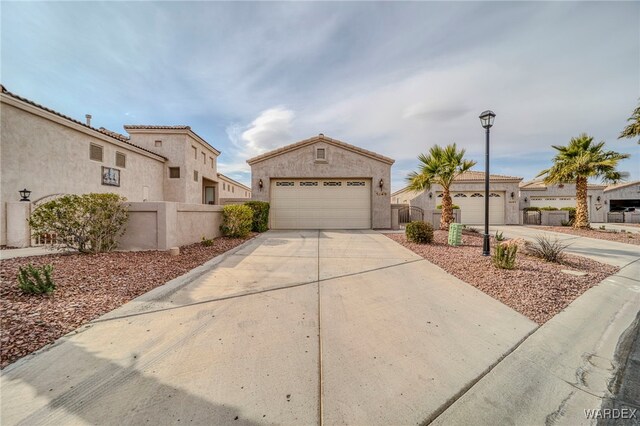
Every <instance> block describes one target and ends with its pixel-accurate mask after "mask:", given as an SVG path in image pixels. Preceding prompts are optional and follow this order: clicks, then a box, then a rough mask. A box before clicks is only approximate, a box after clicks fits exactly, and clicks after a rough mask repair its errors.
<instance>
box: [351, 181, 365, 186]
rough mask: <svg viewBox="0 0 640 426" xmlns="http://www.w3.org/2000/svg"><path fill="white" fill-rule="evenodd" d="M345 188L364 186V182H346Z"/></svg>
mask: <svg viewBox="0 0 640 426" xmlns="http://www.w3.org/2000/svg"><path fill="white" fill-rule="evenodd" d="M347 186H365V183H364V182H347Z"/></svg>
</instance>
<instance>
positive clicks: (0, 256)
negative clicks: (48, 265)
mask: <svg viewBox="0 0 640 426" xmlns="http://www.w3.org/2000/svg"><path fill="white" fill-rule="evenodd" d="M58 253H60V251H57V250H49V249H47V248H45V247H25V248H14V249H4V250H0V260H5V259H13V258H16V257H30V256H44V255H47V254H58Z"/></svg>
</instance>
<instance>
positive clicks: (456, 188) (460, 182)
mask: <svg viewBox="0 0 640 426" xmlns="http://www.w3.org/2000/svg"><path fill="white" fill-rule="evenodd" d="M484 176H485V174H484V172H479V171H468V172H465V173H463V174H461V175H459V176H458V177H456V179H455V180H454V182H453V184H452V185H451V188H450V191H451V199H452V201H453V204H454V205H457V206H459V207H460V222H462V223H464V224H467V225H479V224H482V223H484ZM521 181H522V178H520V177H514V176H503V175H489V223H490V224H492V225H505V224H506V225H514V224H516V225H517V224H518V223H519V221H520V213H519V208H518V184H519V183H520V182H521ZM441 200H442V187H441V186H440V185H432V187H431V189H430V190H428V191H427V190H425V191H411V190H409V189H408V188H403V189H401V190H399V191H396V192H394V193H393V194H392V196H391V201H392V202H393V203H394V204H409V205H411V206H414V207H420V208H421V209H423V210H424V211H425V212H428V211H432V210H435V209H436V208H437V206H438V205H439V204H442V201H441Z"/></svg>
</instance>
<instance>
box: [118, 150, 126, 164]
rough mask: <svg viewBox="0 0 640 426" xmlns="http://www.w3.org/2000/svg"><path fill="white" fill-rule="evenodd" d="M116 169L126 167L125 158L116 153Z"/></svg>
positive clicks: (121, 154)
mask: <svg viewBox="0 0 640 426" xmlns="http://www.w3.org/2000/svg"><path fill="white" fill-rule="evenodd" d="M116 167H122V168H125V167H127V156H126V155H124V154H123V153H121V152H116Z"/></svg>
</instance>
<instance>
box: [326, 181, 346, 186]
mask: <svg viewBox="0 0 640 426" xmlns="http://www.w3.org/2000/svg"><path fill="white" fill-rule="evenodd" d="M322 186H342V182H322Z"/></svg>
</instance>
